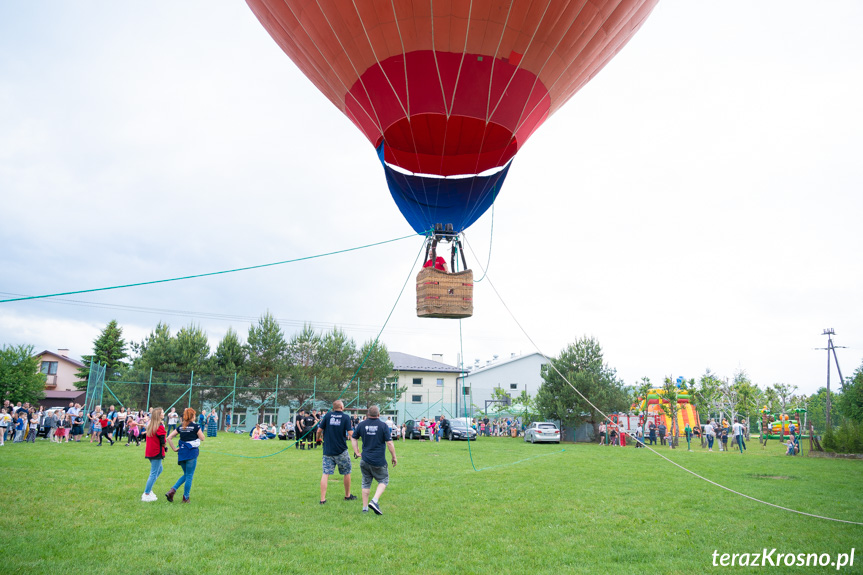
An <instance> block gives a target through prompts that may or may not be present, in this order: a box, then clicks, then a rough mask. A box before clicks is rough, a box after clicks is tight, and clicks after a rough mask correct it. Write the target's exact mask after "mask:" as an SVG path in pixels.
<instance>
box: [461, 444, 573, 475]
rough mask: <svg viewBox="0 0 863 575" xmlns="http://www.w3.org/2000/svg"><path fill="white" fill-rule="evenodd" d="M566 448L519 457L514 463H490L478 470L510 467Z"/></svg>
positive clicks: (555, 453) (554, 453)
mask: <svg viewBox="0 0 863 575" xmlns="http://www.w3.org/2000/svg"><path fill="white" fill-rule="evenodd" d="M564 451H566V449H561V450H560V451H553V452H552V453H540V454H539V455H534V456H532V457H526V458H524V459H519V460H518V461H513V462H512V463H501V464H500V465H490V466H488V467H480V468H479V469H477V471H485V470H487V469H497V468H498V467H509V466H510V465H516V464H518V463H524V462H525V461H530V460H531V459H536V458H537V457H546V456H548V455H557V454H558V453H563V452H564Z"/></svg>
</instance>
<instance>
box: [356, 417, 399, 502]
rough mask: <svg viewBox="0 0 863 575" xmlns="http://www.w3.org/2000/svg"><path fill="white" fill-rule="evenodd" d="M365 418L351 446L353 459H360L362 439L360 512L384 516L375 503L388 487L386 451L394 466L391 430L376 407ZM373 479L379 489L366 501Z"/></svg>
mask: <svg viewBox="0 0 863 575" xmlns="http://www.w3.org/2000/svg"><path fill="white" fill-rule="evenodd" d="M368 414H369V415H368V418H367V419H365V420H363V421H362V422H361V423H360V424H359V425H357V427H356V429H354V433H353V435H351V446H353V448H354V457H360V451H359V446H358V445H357V439H362V440H363V453H362V460H360V471H361V472H362V474H363V513H368V511H369V507H371V509H372V511H374V512H375V513H377V514H378V515H383V514H384V512H383V511H381V507H380V504H379V503H378V500H379V499H380V498H381V495H383V493H384V489H386V488H387V484H389V481H390V475H389V471H388V469H387V459H386V452H385V450H384V448H386V449H388V450H389V452H390V455H391V456H392V462H393V467H395V466H396V463H397V462H398V460H397V459H396V448H395V446H394V445H393V440H392V437H391V436H390V427H389V425H387V424H386V423H385V422H383V421H381V420H380V415H381V410H380V408H379V407H378V406H377V405H371V406H369V411H368ZM372 479H375V480H377V482H378V488H377V491H375V496H374V497H373V498H372V500H371V501H369V494H370V493H371V490H372Z"/></svg>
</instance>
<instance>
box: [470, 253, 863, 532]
mask: <svg viewBox="0 0 863 575" xmlns="http://www.w3.org/2000/svg"><path fill="white" fill-rule="evenodd" d="M465 242H467V240H465ZM468 248H470V250H471V253H473V248H471V247H470V244H468ZM488 283H489V285H490V286H491V289H492V290H494V293H495V295H496V296H497V297H498V299H499V300H500V303H501V304H502V305H503V307H504V309H506V311H507V313H509V315H510V317H511V318H512V320H513V321H514V322H515V324H516V325H517V326H518V328H519V329H520V330H521V332H522V333H523V334H524V336H525V337H526V338H527V339H528V341H529V342H530V343H531V345H533V346H534V348H536V351H537V352H538V353H539V354H540V355H541V356H542V357H543V358H544V359H545V360H546V361H547V362H548V363H549V365H550V366H551V367H552V369H554V371H555V372H556V373H557V374H558V375H559V376H560V377H561V379H563V381H565V382H566V383H567V385H569V387H571V388H572V389H573V391H575V392H576V393H577V394H578V395H579V397H581V398H582V399H583V400H584V401H586V402H587V403H588V404H589V405H590V406H591V407H593V409H595V410H596V411H597V413H599V414H600V415H602V416H603V417H604V418H605V419H606V420H608V421H611V418H610V417H609V416H608V415H607V414H606V413H605V412H604V411H602V410H601V409H599V408H598V407H596V405H594V404H593V402H592V401H590V400H589V399H588V398H587V397H585V395H584V394H583V393H581V392H580V391H579V390H578V388H576V387H575V386H574V385H572V383H571V382H570V381H569V380H568V379H567V378H566V376H564V375H563V374H562V373H561V372H560V370H559V369H557V366H556V365H555V364H554V361H553V360H551V359H550V358H549V357H548V356H547V355H545V353H544V352H543V351H542V350H541V349H540V348H539V346H538V345H537V344H536V342H534V341H533V338H531V337H530V335H529V334H528V333H527V330H525V329H524V327H522V325H521V323H519V321H518V319H516V317H515V314H513V313H512V311H511V310H510V309H509V306H507V305H506V302H505V301H504V300H503V298H502V297H501V295H500V293H498V291H497V289H496V288H495V287H494V283H492V281H491V279H490V278H489V281H488ZM622 431H623V433H625V434H626V435H627V436H629V437H631V438H632V439H633V440H634V441H636V442H638V443H641V444H642V445H644V447H646V448H647V449H648V450H650V452H651V453H653V454H654V455H658V456H659V457H661V458H662V459H664V460H665V461H667V462H669V463H671V464H672V465H674V466H676V467H679V468H680V469H682V470H683V471H685V472H687V473H689V474H691V475H693V476H695V477H697V478H698V479H701V480H703V481H706V482H707V483H710V484H711V485H715V486H716V487H719V488H721V489H724V490H726V491H728V492H730V493H734V494H735V495H739V496H741V497H745V498H746V499H749V500H751V501H755V502H756V503H762V504H764V505H767V506H770V507H774V508H776V509H782V510H783V511H789V512H791V513H797V514H798V515H804V516H806V517H814V518H816V519H824V520H826V521H835V522H837V523H847V524H849V525H861V526H863V522H859V521H849V520H847V519H836V518H835V517H826V516H824V515H816V514H814V513H807V512H805V511H799V510H797V509H792V508H790V507H784V506H782V505H777V504H776V503H771V502H769V501H764V500H762V499H758V498H756V497H752V496H751V495H747V494H745V493H741V492H739V491H736V490H734V489H731V488H730V487H726V486H724V485H722V484H720V483H717V482H715V481H713V480H712V479H708V478H707V477H704V476H703V475H699V474H698V473H696V472H694V471H692V470H691V469H687V468H686V467H684V466H682V465H680V464H679V463H677V462H676V461H672V460H671V459H669V458H668V457H666V456H665V455H662V454H661V453H659V452H658V451H656V450H655V449H653V448H652V447H650V446H649V445H647V444H645V443H644V442H643V441H640V440H639V439H638V438H636V437H635V436H634V435H632V434H631V433H629V432H628V431H625V430H622ZM471 463H473V460H471Z"/></svg>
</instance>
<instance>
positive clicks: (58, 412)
mask: <svg viewBox="0 0 863 575" xmlns="http://www.w3.org/2000/svg"><path fill="white" fill-rule="evenodd" d="M166 419H167V424H168V428H167V429H168V433H170V432H171V431H173V430H174V429H176V428H177V426H178V423H179V421H180V414H178V413H177V410H176V408H171V411H170V412H169V413H168V414H167V416H166ZM149 423H150V413H149V412H147V411H145V410H143V409H140V410H136V409H129V410H127V409H126V408H125V407H122V406H121V407H120V409H116V408H115V407H114V406H113V405H111V406H109V407H108V408H107V409H103V408H102V406H100V405H97V406H96V407H94V408H93V409H92V410H90V411H89V412H86V411H85V410H84V408H82V406H81V404H80V403H74V402H70V403H69V406H68V407H66V408H53V409H43V408H42V407H39V406H31V405H30V404H29V403H23V404H22V403H20V402H19V403H17V404H15V405H13V404H12V403H11V402H9V401H6V402H4V405H3V407H2V408H0V445H3V444H4V443H5V442H6V441H12V442H14V443H23V442H29V443H35V441H36V438H37V437H44V438H45V439H46V440H48V441H50V442H52V443H64V442H65V443H68V442H73V441H74V442H78V443H80V442H81V440H82V439H83V438H84V436H85V431H86V434H87V436H88V437H89V443H94V444H96V445H97V446H101V445H103V442H105V441H107V442H108V444H109V445H114V444H115V443H118V442H121V441H122V440H123V439H124V437H125V439H126V444H125V445H126V446H129V445H132V444H133V443H134V444H135V445H136V446H140V444H141V440H142V439H143V435H144V430H146V428H147V425H148V424H149ZM198 425H199V427H201V428H202V429H206V430H207V436H208V437H216V435H217V433H218V425H219V415H218V413H217V412H216V410H215V409H212V410H211V411H210V413H209V414H207V415H205V414H203V413H201V414H200V415H199V416H198Z"/></svg>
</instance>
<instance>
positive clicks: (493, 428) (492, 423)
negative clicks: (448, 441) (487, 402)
mask: <svg viewBox="0 0 863 575" xmlns="http://www.w3.org/2000/svg"><path fill="white" fill-rule="evenodd" d="M387 424H388V425H389V426H390V428H391V429H392V430H394V431H395V430H397V434H396V436H398V437H405V436H406V434H407V431H408V430H407V424H405V423H403V424H402V425H401V427H398V426H396V425H395V424H394V423H393V422H392V418H388V419H387ZM415 426H416V429H417V430H419V436H420V441H423V440H425V439H429V440H434V441H440V440H441V438H443V437H446V434H447V431H448V421H447V419H446V416H444V415H440V416H439V418H437V419H435V418H426V417H421V418H419V419H418V420H416V424H415ZM470 426H471V428H472V429H473V430H474V431H476V436H477V437H482V436H485V437H519V436H521V435H523V433H524V426H523V425H522V423H521V420H520V419H519V418H511V417H505V418H504V417H501V418H498V419H489V418H488V417H487V416H486V417H482V418H472V419H471V423H470Z"/></svg>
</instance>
